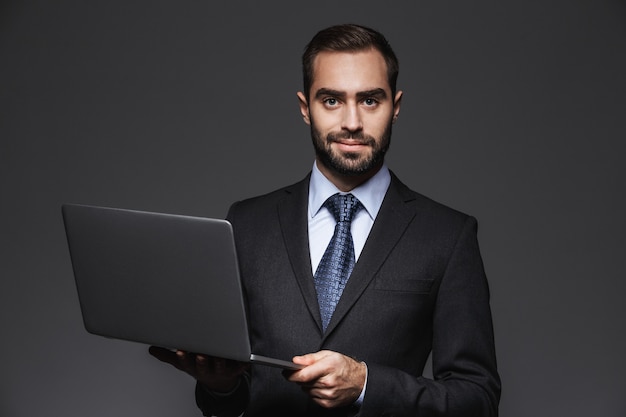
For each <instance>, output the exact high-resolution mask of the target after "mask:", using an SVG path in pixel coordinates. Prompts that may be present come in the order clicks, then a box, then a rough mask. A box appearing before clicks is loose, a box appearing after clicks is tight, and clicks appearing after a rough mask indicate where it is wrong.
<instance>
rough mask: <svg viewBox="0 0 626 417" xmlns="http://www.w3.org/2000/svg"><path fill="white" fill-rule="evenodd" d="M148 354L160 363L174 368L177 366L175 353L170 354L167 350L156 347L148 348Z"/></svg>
mask: <svg viewBox="0 0 626 417" xmlns="http://www.w3.org/2000/svg"><path fill="white" fill-rule="evenodd" d="M148 353H150V355H152V356H154V357H155V358H157V359H158V360H160V361H161V362H166V363H169V364H170V365H174V366H176V365H177V364H178V357H177V356H176V353H175V352H172V351H171V350H169V349H164V348H162V347H158V346H150V348H149V349H148Z"/></svg>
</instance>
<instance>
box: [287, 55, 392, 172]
mask: <svg viewBox="0 0 626 417" xmlns="http://www.w3.org/2000/svg"><path fill="white" fill-rule="evenodd" d="M391 94H392V93H391V87H390V86H389V82H388V79H387V65H386V63H385V60H384V58H383V56H382V55H381V54H380V52H378V51H377V50H375V49H369V50H365V51H359V52H321V53H319V54H318V55H317V57H316V58H315V61H314V63H313V83H312V84H311V90H310V91H309V99H308V100H307V99H306V97H305V95H304V94H302V93H298V97H299V99H300V110H301V113H302V116H303V117H304V120H305V122H306V123H307V124H309V125H310V126H311V136H312V139H313V146H314V147H315V152H316V157H317V161H318V167H319V168H320V170H322V172H324V173H325V174H327V176H328V175H331V176H333V175H337V174H339V175H342V176H359V175H367V174H368V173H372V174H373V173H375V172H376V171H377V170H378V168H380V166H381V165H382V162H383V159H384V155H385V152H386V151H387V149H388V147H389V141H390V138H391V124H392V123H393V121H394V120H395V118H396V117H397V115H398V113H399V111H400V98H401V97H402V92H400V91H398V92H397V93H396V96H395V97H392V96H391Z"/></svg>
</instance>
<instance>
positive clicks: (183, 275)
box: [62, 204, 251, 362]
mask: <svg viewBox="0 0 626 417" xmlns="http://www.w3.org/2000/svg"><path fill="white" fill-rule="evenodd" d="M62 212H63V219H64V223H65V229H66V234H67V239H68V244H69V249H70V256H71V260H72V267H73V270H74V277H75V281H76V287H77V290H78V295H79V301H80V307H81V311H82V315H83V321H84V324H85V328H86V329H87V331H89V332H90V333H93V334H97V335H101V336H106V337H111V338H117V339H124V340H130V341H135V342H141V343H147V344H152V345H156V346H161V347H168V348H177V349H183V350H187V351H190V352H196V353H204V354H208V355H213V356H218V357H224V358H229V359H234V360H238V361H243V362H247V361H250V357H251V352H250V342H249V338H248V328H247V322H246V317H245V310H244V305H243V300H242V297H241V283H240V280H239V271H238V264H237V257H236V251H235V244H234V238H233V233H232V227H231V225H230V223H228V222H227V221H226V220H221V219H209V218H199V217H190V216H180V215H171V214H162V213H150V212H142V211H135V210H124V209H115V208H105V207H95V206H85V205H73V204H65V205H63V207H62Z"/></svg>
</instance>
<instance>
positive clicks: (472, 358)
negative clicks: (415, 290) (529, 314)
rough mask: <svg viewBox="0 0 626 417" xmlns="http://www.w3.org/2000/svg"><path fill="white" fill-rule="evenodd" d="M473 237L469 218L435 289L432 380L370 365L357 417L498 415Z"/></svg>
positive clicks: (485, 294) (485, 293)
mask: <svg viewBox="0 0 626 417" xmlns="http://www.w3.org/2000/svg"><path fill="white" fill-rule="evenodd" d="M476 234H477V224H476V220H475V219H474V218H472V217H468V219H467V221H466V222H465V224H464V226H463V228H462V229H461V232H460V233H459V236H458V239H457V241H456V244H455V246H454V250H453V251H452V252H451V253H452V255H451V256H450V258H449V261H448V263H447V266H446V268H445V272H444V274H443V277H442V279H441V283H440V286H439V289H438V294H437V298H436V303H435V307H434V311H433V346H432V359H433V376H434V379H432V380H431V379H427V378H424V377H417V378H416V377H415V376H412V375H410V374H408V373H405V372H403V371H401V370H398V369H395V368H390V367H386V366H382V365H378V364H375V363H368V364H367V365H368V371H369V374H368V382H367V391H366V393H365V398H364V402H363V404H362V406H361V412H360V413H359V416H361V417H370V416H372V417H373V416H380V415H389V416H418V415H419V416H420V417H425V416H449V417H453V416H463V417H472V416H476V417H495V416H497V414H498V402H499V398H500V379H499V376H498V373H497V369H496V359H495V349H494V336H493V325H492V319H491V311H490V307H489V289H488V285H487V279H486V277H485V272H484V267H483V263H482V259H481V256H480V251H479V248H478V242H477V237H476Z"/></svg>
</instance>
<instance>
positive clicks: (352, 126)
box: [341, 104, 363, 132]
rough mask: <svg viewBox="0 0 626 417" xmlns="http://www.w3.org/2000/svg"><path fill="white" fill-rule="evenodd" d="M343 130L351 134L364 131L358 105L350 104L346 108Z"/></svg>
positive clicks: (342, 124) (342, 123) (342, 122)
mask: <svg viewBox="0 0 626 417" xmlns="http://www.w3.org/2000/svg"><path fill="white" fill-rule="evenodd" d="M342 116H343V119H342V121H341V128H342V129H345V130H348V131H350V132H356V131H359V130H361V129H363V123H362V120H361V114H360V112H359V108H358V106H357V105H356V104H349V105H346V106H345V107H344V111H343V115H342Z"/></svg>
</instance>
